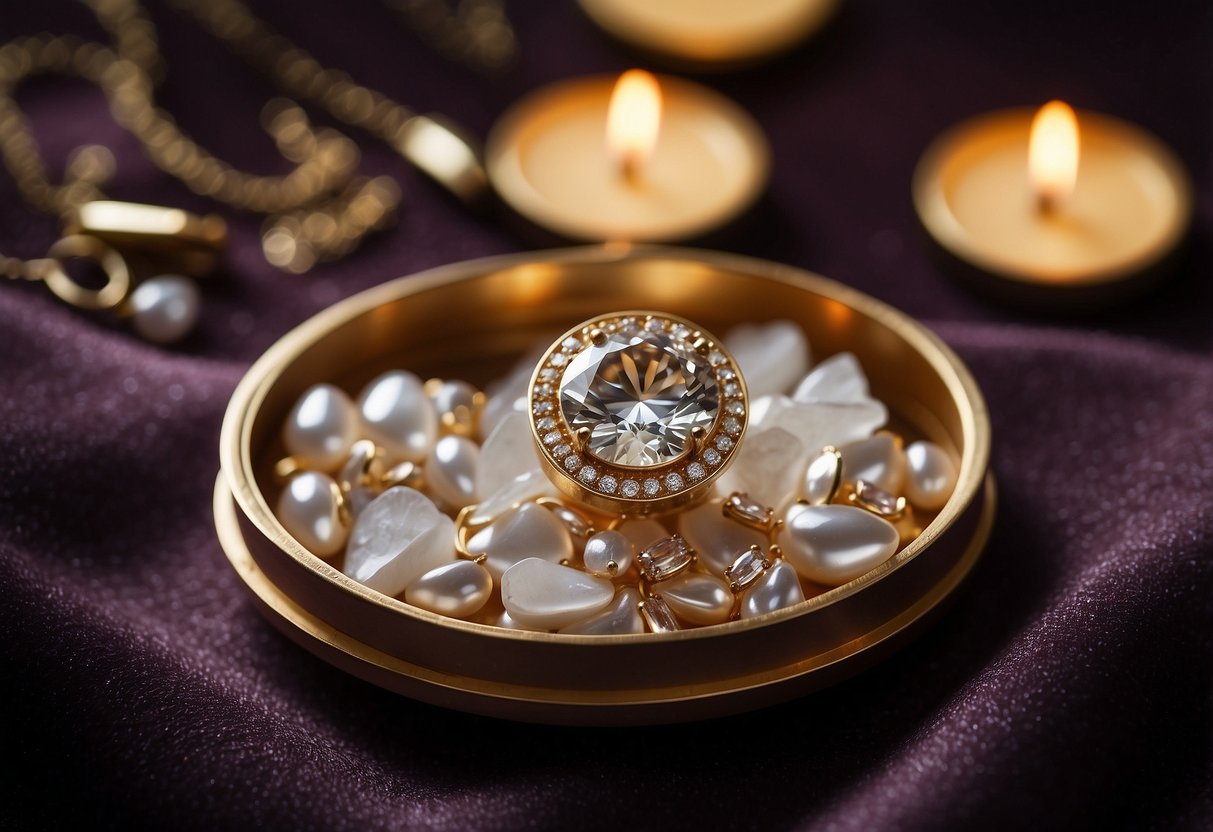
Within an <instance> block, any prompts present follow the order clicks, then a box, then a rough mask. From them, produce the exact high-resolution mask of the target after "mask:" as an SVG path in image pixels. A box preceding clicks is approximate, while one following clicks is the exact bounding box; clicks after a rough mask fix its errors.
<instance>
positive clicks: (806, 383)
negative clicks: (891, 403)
mask: <svg viewBox="0 0 1213 832" xmlns="http://www.w3.org/2000/svg"><path fill="white" fill-rule="evenodd" d="M870 398H871V396H870V395H869V393H868V377H867V376H866V375H864V373H863V368H862V367H861V366H859V359H858V358H856V357H855V355H854V353H849V352H840V353H838V354H837V355H831V356H830V357H829V358H827V359H826V360H825V361H822V362H821V363H820V364H818V365H817V366H816V367H814V368H813V371H812V372H810V373H809V374H808V375H807V376H805V377H804V379H802V380H801V382H800V384H798V385H797V386H796V392H795V393H793V394H792V399H793V400H794V401H798V402H805V403H809V402H832V403H834V404H848V403H859V402H864V401H867V400H868V399H870Z"/></svg>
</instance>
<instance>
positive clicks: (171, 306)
mask: <svg viewBox="0 0 1213 832" xmlns="http://www.w3.org/2000/svg"><path fill="white" fill-rule="evenodd" d="M126 305H127V310H128V311H129V312H130V316H131V325H132V326H133V327H134V329H135V332H137V333H139V335H140V336H142V337H143V338H146V339H147V340H148V341H152V342H154V343H157V344H171V343H173V342H174V341H179V340H181V339H182V338H184V337H185V336H186V335H188V334H189V333H190V332H191V331H192V330H193V329H194V324H196V323H197V322H198V313H199V311H200V310H201V306H202V296H201V293H200V292H199V291H198V284H197V283H195V282H194V281H192V280H190V279H189V278H188V277H182V276H181V275H176V274H165V275H160V276H159V277H153V278H149V279H148V280H145V281H143V282H142V283H140V284H139V285H138V286H136V287H135V291H133V292H131V294H130V297H129V298H127V300H126Z"/></svg>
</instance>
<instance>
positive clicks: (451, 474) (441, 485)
mask: <svg viewBox="0 0 1213 832" xmlns="http://www.w3.org/2000/svg"><path fill="white" fill-rule="evenodd" d="M479 466H480V448H479V447H478V446H477V445H476V443H475V442H473V441H472V440H470V439H467V438H465V437H462V436H444V437H442V438H441V439H439V440H438V441H437V442H435V443H434V448H433V450H431V451H430V455H429V456H428V457H427V458H426V460H425V483H426V487H427V488H428V489H429V491H430V493H431V494H433V495H434V497H435V498H436V499H438V500H440V501H441V502H442V503H445V504H446V505H448V506H451V507H452V508H455V509H460V508H463V507H464V506H469V505H471V504H472V503H474V502H476V501H477V499H478V497H477V493H478V492H477V491H476V472H477V470H478V469H479Z"/></svg>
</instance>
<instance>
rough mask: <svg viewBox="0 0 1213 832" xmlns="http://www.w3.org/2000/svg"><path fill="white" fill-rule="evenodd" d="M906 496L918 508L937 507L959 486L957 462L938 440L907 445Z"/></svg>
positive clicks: (941, 505)
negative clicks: (957, 484) (938, 443)
mask: <svg viewBox="0 0 1213 832" xmlns="http://www.w3.org/2000/svg"><path fill="white" fill-rule="evenodd" d="M906 465H907V467H908V468H909V476H908V477H907V478H906V498H907V499H908V500H909V501H910V502H911V503H912V504H914V505H915V506H917V507H918V508H925V509H937V508H943V504H944V503H946V502H947V501H948V497H950V496H952V490H953V489H955V488H956V476H957V473H956V463H954V462H952V457H951V456H950V455H949V454H948V452H947V451H945V450H944V449H943V448H941V447H939V446H938V445H936V444H935V443H934V442H915V443H913V444H911V445H910V447H908V448H906Z"/></svg>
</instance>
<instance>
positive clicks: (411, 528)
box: [344, 485, 455, 595]
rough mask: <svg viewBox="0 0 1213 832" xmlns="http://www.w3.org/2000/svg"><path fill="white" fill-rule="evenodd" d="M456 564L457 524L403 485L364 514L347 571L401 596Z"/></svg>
mask: <svg viewBox="0 0 1213 832" xmlns="http://www.w3.org/2000/svg"><path fill="white" fill-rule="evenodd" d="M454 559H455V524H454V522H452V520H451V518H449V517H447V516H446V515H445V514H443V513H442V512H440V511H439V510H438V509H437V507H436V506H435V505H434V503H433V502H432V501H431V500H430V498H429V497H427V496H425V495H424V494H422V493H421V492H420V491H415V490H413V489H412V488H406V487H404V486H403V485H398V486H396V487H394V488H389V489H388V490H387V491H384V492H383V493H382V494H380V495H379V496H378V497H376V498H375V499H374V500H373V501H371V503H370V505H368V506H367V507H366V508H364V509H363V510H362V513H361V514H359V515H358V520H357V521H355V523H354V529H353V531H351V532H350V545H349V547H348V548H347V549H346V552H345V565H344V572H345V574H347V575H349V576H350V577H351V578H353V579H354V580H355V581H358V582H359V583H362V584H365V585H366V586H368V587H370V588H371V589H375V590H378V591H379V592H382V593H383V594H384V595H399V594H400V593H401V592H404V590H405V587H407V586H409V585H410V584H412V583H413V582H415V581H416V580H417V579H418V578H420V577H421V576H422V575H424V574H425V573H427V572H429V571H430V570H431V569H437V568H438V567H439V566H443V565H445V564H447V563H450V562H451V561H452V560H454Z"/></svg>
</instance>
